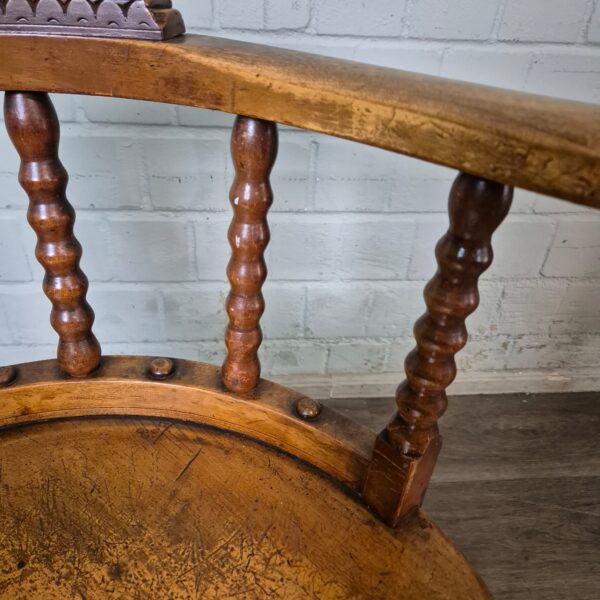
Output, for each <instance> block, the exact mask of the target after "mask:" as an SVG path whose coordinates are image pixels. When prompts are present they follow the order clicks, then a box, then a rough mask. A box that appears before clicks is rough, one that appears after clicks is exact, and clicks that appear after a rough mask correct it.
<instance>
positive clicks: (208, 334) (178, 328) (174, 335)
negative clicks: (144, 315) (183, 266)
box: [162, 284, 227, 342]
mask: <svg viewBox="0 0 600 600" xmlns="http://www.w3.org/2000/svg"><path fill="white" fill-rule="evenodd" d="M226 293H227V292H226V288H225V286H220V287H219V286H214V285H212V286H206V285H197V284H195V285H190V284H188V285H185V286H181V285H179V286H177V287H169V288H166V287H165V288H163V290H162V297H163V299H164V307H165V329H166V331H167V336H168V338H169V339H171V340H178V341H184V342H185V341H198V340H221V339H223V334H224V332H225V326H226V324H227V315H226V313H225V298H226Z"/></svg>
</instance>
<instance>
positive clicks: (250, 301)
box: [223, 117, 277, 393]
mask: <svg viewBox="0 0 600 600" xmlns="http://www.w3.org/2000/svg"><path fill="white" fill-rule="evenodd" d="M231 153H232V156H233V162H234V165H235V180H234V182H233V186H232V187H231V192H230V201H231V206H232V207H233V221H232V222H231V226H230V228H229V236H228V237H229V244H230V246H231V251H232V256H231V260H230V262H229V266H228V267H227V276H228V278H229V281H230V283H231V293H230V294H229V297H228V298H227V314H228V316H229V327H228V328H227V332H226V334H225V344H226V345H227V358H226V360H225V363H224V364H223V380H224V382H225V385H226V386H227V388H228V389H229V390H231V391H232V392H237V393H246V392H249V391H250V390H252V389H253V388H254V387H255V386H256V384H257V383H258V380H259V377H260V361H259V360H258V354H257V353H258V348H259V346H260V344H261V342H262V332H261V330H260V325H259V320H260V317H261V316H262V314H263V311H264V309H265V301H264V299H263V295H262V293H261V287H262V285H263V283H264V281H265V279H266V277H267V267H266V265H265V261H264V258H263V254H264V251H265V248H266V247H267V244H268V243H269V225H268V223H267V211H268V210H269V207H270V206H271V203H272V202H273V192H272V190H271V184H270V183H269V174H270V172H271V169H272V168H273V163H274V162H275V157H276V155H277V125H275V123H271V122H269V121H261V120H258V119H251V118H248V117H238V118H237V119H236V122H235V125H234V129H233V135H232V138H231Z"/></svg>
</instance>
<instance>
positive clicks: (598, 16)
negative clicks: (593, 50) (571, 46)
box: [587, 3, 600, 43]
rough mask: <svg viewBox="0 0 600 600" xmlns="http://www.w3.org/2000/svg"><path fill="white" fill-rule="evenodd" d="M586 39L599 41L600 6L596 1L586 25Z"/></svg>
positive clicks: (594, 41)
mask: <svg viewBox="0 0 600 600" xmlns="http://www.w3.org/2000/svg"><path fill="white" fill-rule="evenodd" d="M587 39H588V41H590V42H593V43H598V42H600V7H599V6H598V3H596V5H595V8H594V14H593V15H592V18H591V20H590V22H589V25H588V32H587Z"/></svg>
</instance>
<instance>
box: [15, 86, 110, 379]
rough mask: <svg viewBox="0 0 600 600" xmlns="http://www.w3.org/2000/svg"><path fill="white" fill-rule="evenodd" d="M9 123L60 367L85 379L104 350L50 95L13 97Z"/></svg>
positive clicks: (25, 94)
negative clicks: (81, 265)
mask: <svg viewBox="0 0 600 600" xmlns="http://www.w3.org/2000/svg"><path fill="white" fill-rule="evenodd" d="M4 119H5V121H6V127H7V129H8V133H9V135H10V138H11V140H12V142H13V144H14V145H15V147H16V149H17V151H18V153H19V155H20V157H21V168H20V171H19V181H20V183H21V185H22V186H23V188H24V189H25V191H26V192H27V194H28V196H29V210H28V212H27V219H28V221H29V223H30V224H31V226H32V227H33V229H34V230H35V233H36V234H37V238H38V242H37V246H36V250H35V254H36V257H37V259H38V261H39V262H40V263H41V264H42V266H43V267H44V269H45V272H46V274H45V277H44V284H43V287H44V292H45V293H46V295H47V296H48V298H49V299H50V301H51V302H52V313H51V318H50V321H51V323H52V327H54V329H55V330H56V332H57V333H58V335H59V343H58V362H59V364H60V365H61V366H62V368H63V369H64V370H65V371H66V372H67V373H68V374H69V375H72V376H73V377H84V376H86V375H88V374H89V373H91V372H92V371H93V370H94V369H95V368H96V367H97V366H98V364H99V362H100V345H99V344H98V341H97V340H96V338H95V336H94V334H93V333H92V324H93V322H94V312H93V311H92V309H91V307H90V305H89V304H88V303H87V301H86V299H85V297H86V293H87V288H88V280H87V278H86V276H85V275H84V274H83V272H82V271H81V269H80V268H79V260H80V258H81V246H80V244H79V242H78V241H77V240H76V239H75V236H74V235H73V224H74V222H75V212H74V210H73V207H72V206H71V205H70V204H69V202H68V200H67V198H66V196H65V191H66V187H67V181H68V175H67V172H66V170H65V168H64V167H63V165H62V163H61V162H60V160H59V158H58V144H59V138H60V129H59V123H58V118H57V116H56V112H55V110H54V107H53V105H52V102H51V101H50V98H49V97H48V95H47V94H44V93H37V92H31V93H29V92H27V93H22V92H7V93H6V96H5V103H4Z"/></svg>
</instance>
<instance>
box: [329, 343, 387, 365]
mask: <svg viewBox="0 0 600 600" xmlns="http://www.w3.org/2000/svg"><path fill="white" fill-rule="evenodd" d="M388 347H389V343H381V342H373V341H370V340H357V341H352V342H345V341H343V342H337V343H334V344H331V346H330V348H329V357H328V360H327V372H328V373H381V372H383V370H384V366H385V357H386V352H387V348H388Z"/></svg>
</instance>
